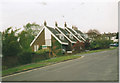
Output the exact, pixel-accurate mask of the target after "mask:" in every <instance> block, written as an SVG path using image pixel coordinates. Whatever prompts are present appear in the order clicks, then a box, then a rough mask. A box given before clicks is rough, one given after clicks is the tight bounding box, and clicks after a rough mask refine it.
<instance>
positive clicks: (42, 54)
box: [32, 49, 50, 62]
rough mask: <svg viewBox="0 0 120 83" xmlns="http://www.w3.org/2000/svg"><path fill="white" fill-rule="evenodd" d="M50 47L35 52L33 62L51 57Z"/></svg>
mask: <svg viewBox="0 0 120 83" xmlns="http://www.w3.org/2000/svg"><path fill="white" fill-rule="evenodd" d="M49 58H50V57H49V49H41V50H38V51H37V52H35V53H34V54H33V57H32V62H37V61H40V60H45V59H49Z"/></svg>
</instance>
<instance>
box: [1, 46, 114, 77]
mask: <svg viewBox="0 0 120 83" xmlns="http://www.w3.org/2000/svg"><path fill="white" fill-rule="evenodd" d="M115 48H116V47H114V48H109V49H100V50H92V51H87V52H82V53H78V54H74V55H66V56H60V57H54V58H51V59H47V60H43V61H39V62H36V63H31V64H27V65H22V66H18V67H14V68H9V69H7V70H3V71H2V76H6V75H10V74H14V73H18V72H22V71H27V70H31V69H34V68H40V67H44V66H47V65H52V64H55V63H58V62H62V61H67V60H71V59H76V58H80V57H81V56H75V55H82V54H87V53H94V52H100V51H106V50H113V49H115Z"/></svg>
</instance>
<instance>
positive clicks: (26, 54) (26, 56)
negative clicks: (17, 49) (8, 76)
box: [18, 51, 32, 64]
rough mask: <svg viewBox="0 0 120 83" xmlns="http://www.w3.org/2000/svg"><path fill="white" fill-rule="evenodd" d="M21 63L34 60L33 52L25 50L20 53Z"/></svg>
mask: <svg viewBox="0 0 120 83" xmlns="http://www.w3.org/2000/svg"><path fill="white" fill-rule="evenodd" d="M18 60H19V64H28V63H31V62H32V52H29V51H27V52H26V51H24V52H22V53H21V54H19V55H18Z"/></svg>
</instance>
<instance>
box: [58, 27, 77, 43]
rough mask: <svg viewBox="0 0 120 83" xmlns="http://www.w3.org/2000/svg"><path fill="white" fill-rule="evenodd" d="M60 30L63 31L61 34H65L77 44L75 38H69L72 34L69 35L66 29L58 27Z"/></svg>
mask: <svg viewBox="0 0 120 83" xmlns="http://www.w3.org/2000/svg"><path fill="white" fill-rule="evenodd" d="M58 28H59V30H61V32H63V34H65V35H66V36H67V37H68V38H69V39H70V40H71V41H73V42H76V41H77V40H76V39H75V38H74V37H73V38H70V37H69V35H70V33H68V32H67V31H66V30H65V29H63V28H60V27H58Z"/></svg>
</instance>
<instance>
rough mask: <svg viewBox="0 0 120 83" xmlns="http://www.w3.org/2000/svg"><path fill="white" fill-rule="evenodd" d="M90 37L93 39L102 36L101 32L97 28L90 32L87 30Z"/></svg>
mask: <svg viewBox="0 0 120 83" xmlns="http://www.w3.org/2000/svg"><path fill="white" fill-rule="evenodd" d="M87 34H88V36H89V38H91V39H92V40H94V39H96V38H98V37H100V32H99V31H98V30H96V29H90V30H89V31H88V32H87Z"/></svg>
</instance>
